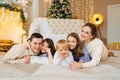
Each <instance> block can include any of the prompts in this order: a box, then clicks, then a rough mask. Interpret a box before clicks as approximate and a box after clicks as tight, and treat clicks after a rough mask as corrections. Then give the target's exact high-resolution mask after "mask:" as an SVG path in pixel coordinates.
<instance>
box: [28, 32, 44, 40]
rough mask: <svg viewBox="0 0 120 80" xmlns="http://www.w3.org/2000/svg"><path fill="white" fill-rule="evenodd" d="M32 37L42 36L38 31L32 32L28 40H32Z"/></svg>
mask: <svg viewBox="0 0 120 80" xmlns="http://www.w3.org/2000/svg"><path fill="white" fill-rule="evenodd" d="M33 38H42V39H43V36H42V35H41V34H40V33H33V34H32V35H31V36H30V38H29V39H28V40H30V41H32V39H33Z"/></svg>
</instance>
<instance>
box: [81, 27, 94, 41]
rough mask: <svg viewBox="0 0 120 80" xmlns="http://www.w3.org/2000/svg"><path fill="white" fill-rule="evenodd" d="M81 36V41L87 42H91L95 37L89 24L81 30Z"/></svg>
mask: <svg viewBox="0 0 120 80" xmlns="http://www.w3.org/2000/svg"><path fill="white" fill-rule="evenodd" d="M80 38H81V41H83V42H85V43H88V42H90V41H91V40H92V38H93V36H92V33H91V28H90V27H88V26H84V27H83V28H82V30H81V33H80Z"/></svg>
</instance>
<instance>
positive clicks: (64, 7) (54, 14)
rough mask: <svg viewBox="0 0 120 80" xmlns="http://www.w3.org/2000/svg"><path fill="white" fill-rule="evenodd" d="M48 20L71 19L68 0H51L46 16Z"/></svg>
mask: <svg viewBox="0 0 120 80" xmlns="http://www.w3.org/2000/svg"><path fill="white" fill-rule="evenodd" d="M47 17H48V18H63V19H67V18H71V17H72V13H71V10H70V4H69V2H68V0H53V1H52V4H51V6H50V9H49V11H48V14H47Z"/></svg>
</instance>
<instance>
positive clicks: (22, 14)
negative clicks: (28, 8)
mask: <svg viewBox="0 0 120 80" xmlns="http://www.w3.org/2000/svg"><path fill="white" fill-rule="evenodd" d="M2 7H5V8H6V9H9V10H10V11H16V12H20V17H21V21H22V23H23V24H24V23H25V22H26V20H25V16H24V12H23V10H22V9H18V8H16V7H12V6H11V5H10V4H8V3H4V4H3V3H0V8H2Z"/></svg>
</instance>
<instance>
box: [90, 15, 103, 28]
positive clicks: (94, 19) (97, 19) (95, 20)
mask: <svg viewBox="0 0 120 80" xmlns="http://www.w3.org/2000/svg"><path fill="white" fill-rule="evenodd" d="M102 22H103V16H102V14H100V13H96V14H93V15H92V16H91V23H93V24H95V25H97V26H98V25H100V24H101V23H102Z"/></svg>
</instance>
